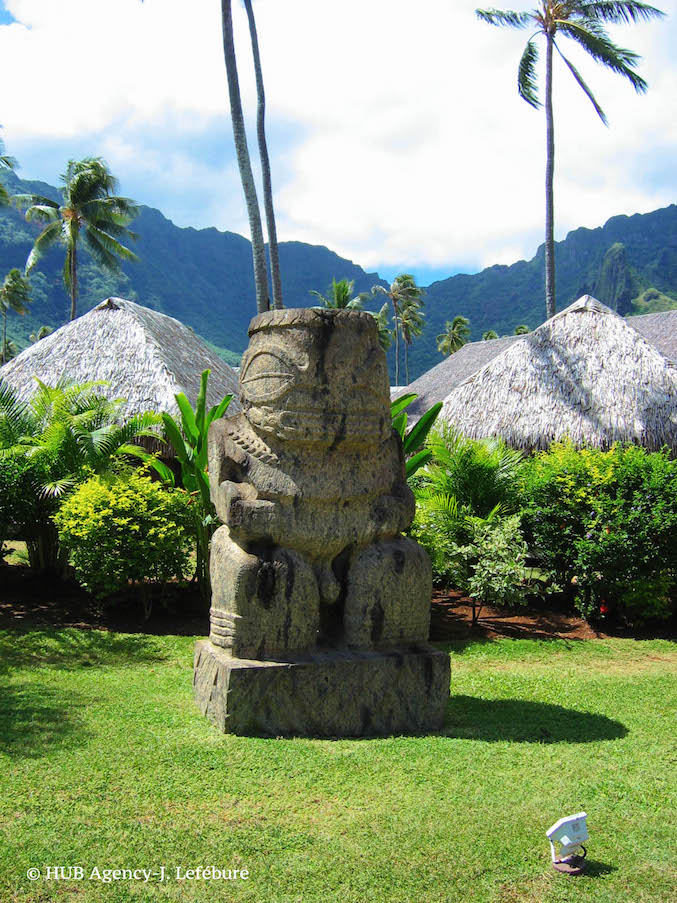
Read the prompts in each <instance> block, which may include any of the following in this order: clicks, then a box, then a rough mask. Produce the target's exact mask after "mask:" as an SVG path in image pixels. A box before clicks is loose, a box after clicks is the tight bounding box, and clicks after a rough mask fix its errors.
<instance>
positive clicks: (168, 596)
mask: <svg viewBox="0 0 677 903" xmlns="http://www.w3.org/2000/svg"><path fill="white" fill-rule="evenodd" d="M21 625H25V626H26V627H29V626H49V627H59V628H60V627H78V628H80V629H84V630H114V631H117V632H120V633H148V634H158V635H164V634H172V635H179V636H207V635H208V633H209V606H208V604H206V603H205V602H204V601H203V600H202V599H201V598H200V595H199V593H198V591H197V588H196V587H195V586H192V585H190V584H189V585H181V586H179V585H169V586H167V587H164V588H163V589H162V590H158V591H157V593H156V598H155V601H154V605H153V612H152V615H151V617H150V620H148V621H144V620H143V614H142V610H141V605H140V602H139V600H138V599H137V598H135V597H134V594H133V593H130V594H128V595H127V596H122V597H120V598H119V599H118V600H117V601H116V604H115V605H107V606H104V605H102V604H101V603H100V602H98V601H97V600H96V599H94V598H93V596H91V595H90V594H89V593H87V592H85V591H84V590H82V589H81V588H80V587H79V586H78V585H77V584H76V583H74V582H63V583H61V582H59V581H54V580H49V581H48V580H46V579H45V578H41V577H37V576H35V575H34V574H33V573H32V571H31V569H30V568H28V567H26V566H23V565H7V564H0V628H6V627H18V626H21ZM676 627H677V625H675V624H674V623H672V624H666V625H662V626H661V628H660V631H659V632H658V633H656V632H655V631H650V630H646V631H638V630H636V629H633V628H632V626H629V625H624V624H618V623H613V622H610V623H603V624H599V625H590V624H588V622H587V621H585V620H583V618H580V617H578V615H577V614H576V612H572V611H571V610H569V609H567V608H564V607H562V608H561V609H560V610H558V609H557V608H551V609H549V610H547V611H544V610H541V609H526V610H520V611H512V612H511V611H505V610H502V609H496V608H492V607H491V606H486V607H485V608H483V609H482V612H481V614H480V618H479V622H478V624H477V625H476V626H475V627H473V626H472V608H471V605H470V600H469V599H468V598H467V597H464V596H463V595H462V594H461V593H459V592H455V591H453V590H435V591H434V592H433V604H432V617H431V625H430V638H431V640H433V641H437V642H445V641H448V640H464V639H470V638H476V639H479V638H492V637H498V636H505V637H516V638H520V637H521V638H532V639H539V638H542V639H551V638H553V637H563V638H568V639H583V640H588V639H598V638H603V637H607V636H637V637H639V636H640V635H641V636H647V637H649V636H651V637H655V636H663V637H668V638H674V637H675V635H677V629H676Z"/></svg>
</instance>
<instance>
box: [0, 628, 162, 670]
mask: <svg viewBox="0 0 677 903" xmlns="http://www.w3.org/2000/svg"><path fill="white" fill-rule="evenodd" d="M166 657H167V656H166V654H165V653H164V652H163V650H162V648H161V646H160V644H159V642H158V641H157V640H156V639H155V638H154V637H148V636H144V635H143V634H135V635H133V636H129V635H125V634H117V633H111V632H108V631H103V630H77V629H75V628H65V629H63V630H53V629H51V628H33V629H29V630H2V631H0V674H7V673H9V672H11V671H14V670H17V669H20V668H35V667H40V666H43V665H52V666H55V667H57V668H60V669H63V670H71V669H76V668H83V667H85V668H86V667H100V666H101V665H125V664H130V665H132V664H140V663H144V662H160V661H164V660H165V659H166Z"/></svg>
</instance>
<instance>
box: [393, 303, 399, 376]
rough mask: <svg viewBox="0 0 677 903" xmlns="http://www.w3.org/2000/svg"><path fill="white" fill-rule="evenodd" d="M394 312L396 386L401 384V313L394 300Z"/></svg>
mask: <svg viewBox="0 0 677 903" xmlns="http://www.w3.org/2000/svg"><path fill="white" fill-rule="evenodd" d="M393 310H394V311H395V385H396V386H399V384H400V312H399V310H398V309H397V303H396V302H395V300H393Z"/></svg>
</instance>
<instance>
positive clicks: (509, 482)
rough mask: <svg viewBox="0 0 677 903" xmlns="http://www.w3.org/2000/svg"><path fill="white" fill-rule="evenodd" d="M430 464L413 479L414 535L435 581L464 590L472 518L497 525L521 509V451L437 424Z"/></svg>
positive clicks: (430, 439)
mask: <svg viewBox="0 0 677 903" xmlns="http://www.w3.org/2000/svg"><path fill="white" fill-rule="evenodd" d="M426 451H427V452H428V461H427V464H426V466H425V468H424V469H422V470H420V471H419V472H418V473H417V474H416V476H415V478H414V480H413V481H412V484H411V485H412V488H413V490H414V494H415V496H416V517H415V518H414V523H413V524H412V527H411V529H410V534H411V536H412V537H413V538H414V539H416V540H417V542H420V543H421V545H422V546H423V547H424V548H425V549H426V550H427V552H428V554H429V555H430V559H431V561H432V566H433V579H434V580H435V582H436V583H438V584H443V585H446V586H460V582H459V581H460V580H461V579H462V578H461V576H460V572H459V559H458V555H457V554H456V553H455V552H454V551H453V550H454V548H455V547H457V546H465V545H468V544H469V543H471V542H472V537H473V529H474V528H473V525H472V524H473V522H472V519H473V518H480V519H482V520H486V521H493V520H494V519H495V518H497V517H498V516H499V515H508V514H511V513H513V512H515V511H516V510H517V508H518V507H519V505H518V477H519V474H520V471H521V468H522V466H523V456H522V454H521V452H518V451H515V450H514V449H511V448H509V447H508V446H506V445H505V444H504V443H503V442H501V441H500V440H489V439H483V440H475V439H467V438H466V437H464V436H461V435H460V434H459V433H458V432H457V431H456V430H454V429H453V427H451V426H449V425H448V424H441V425H437V426H435V428H434V429H433V430H432V432H431V433H430V435H429V436H428V439H427V442H426Z"/></svg>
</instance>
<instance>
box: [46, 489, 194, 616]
mask: <svg viewBox="0 0 677 903" xmlns="http://www.w3.org/2000/svg"><path fill="white" fill-rule="evenodd" d="M54 520H55V523H56V525H57V527H58V529H59V539H60V542H61V543H62V544H63V546H64V547H65V548H66V549H67V550H68V552H69V554H70V561H71V564H72V566H73V568H74V570H75V573H76V576H77V578H78V580H79V581H80V583H81V584H82V585H83V586H84V587H86V588H87V589H88V590H90V591H91V592H93V593H94V594H95V595H96V596H98V597H100V598H102V597H105V596H109V595H111V594H113V593H115V592H117V591H119V590H121V589H124V588H125V587H127V586H128V583H129V581H157V582H165V581H167V580H170V579H171V578H174V577H176V578H178V579H180V578H182V577H183V575H184V574H186V573H187V572H188V569H189V556H190V550H191V547H192V534H191V519H190V514H189V512H188V497H187V495H186V493H183V492H179V491H177V490H170V489H166V488H164V487H163V486H161V485H159V484H157V483H153V482H151V480H150V479H149V478H148V477H147V476H145V475H144V474H143V473H142V472H138V471H136V472H123V473H120V474H117V475H105V476H95V477H92V478H91V479H90V480H87V481H86V482H85V483H83V484H82V485H81V486H80V487H79V488H78V489H76V490H75V492H73V493H72V494H71V495H70V496H69V497H68V498H67V499H66V500H65V501H64V503H63V505H62V506H61V509H60V510H59V512H58V513H57V514H56V515H55V517H54ZM144 599H145V596H144ZM144 604H147V603H146V602H145V601H144ZM149 613H150V612H149V610H147V611H146V614H147V615H148V614H149Z"/></svg>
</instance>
